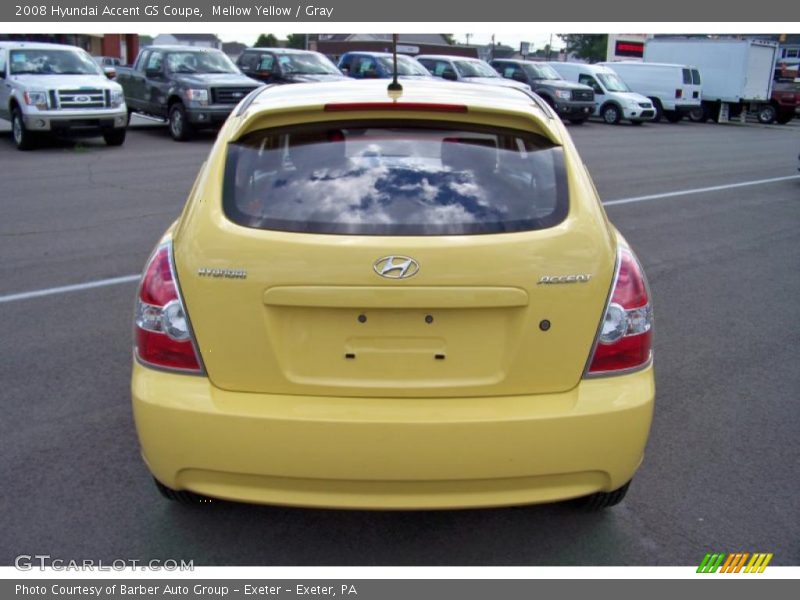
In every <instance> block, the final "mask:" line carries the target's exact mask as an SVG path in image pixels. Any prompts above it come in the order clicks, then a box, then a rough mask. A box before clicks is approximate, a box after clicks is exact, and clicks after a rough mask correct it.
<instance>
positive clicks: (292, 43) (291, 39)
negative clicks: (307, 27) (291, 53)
mask: <svg viewBox="0 0 800 600" xmlns="http://www.w3.org/2000/svg"><path fill="white" fill-rule="evenodd" d="M286 45H287V46H288V47H289V48H297V49H299V50H302V49H304V48H305V47H306V34H305V33H290V34H289V35H287V36H286Z"/></svg>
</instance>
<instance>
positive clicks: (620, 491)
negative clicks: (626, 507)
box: [572, 481, 631, 511]
mask: <svg viewBox="0 0 800 600" xmlns="http://www.w3.org/2000/svg"><path fill="white" fill-rule="evenodd" d="M630 485H631V482H630V481H629V482H628V483H626V484H625V485H623V486H622V487H621V488H617V489H616V490H613V491H611V492H595V493H594V494H590V495H588V496H584V497H582V498H576V499H575V500H573V501H572V503H573V505H574V506H575V507H576V508H580V509H581V510H586V511H595V510H602V509H604V508H610V507H612V506H616V505H617V504H619V503H620V502H622V500H623V498H625V494H627V493H628V488H629V487H630Z"/></svg>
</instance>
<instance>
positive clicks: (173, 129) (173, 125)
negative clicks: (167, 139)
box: [169, 102, 192, 142]
mask: <svg viewBox="0 0 800 600" xmlns="http://www.w3.org/2000/svg"><path fill="white" fill-rule="evenodd" d="M169 134H170V135H171V136H172V139H173V140H175V141H176V142H185V141H187V140H188V139H189V138H191V137H192V124H191V123H189V119H188V117H187V116H186V109H185V108H184V106H183V104H181V103H180V102H176V103H175V104H173V105H172V106H170V107H169Z"/></svg>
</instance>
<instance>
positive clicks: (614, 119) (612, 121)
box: [600, 104, 622, 125]
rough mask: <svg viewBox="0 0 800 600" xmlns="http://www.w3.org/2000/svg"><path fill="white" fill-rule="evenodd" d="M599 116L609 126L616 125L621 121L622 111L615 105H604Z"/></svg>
mask: <svg viewBox="0 0 800 600" xmlns="http://www.w3.org/2000/svg"><path fill="white" fill-rule="evenodd" d="M600 114H601V115H603V121H605V122H606V123H608V124H609V125H616V124H617V123H619V122H620V121H621V120H622V111H621V110H620V109H619V107H618V106H617V105H616V104H606V105H605V106H604V107H603V110H602V111H601V113H600Z"/></svg>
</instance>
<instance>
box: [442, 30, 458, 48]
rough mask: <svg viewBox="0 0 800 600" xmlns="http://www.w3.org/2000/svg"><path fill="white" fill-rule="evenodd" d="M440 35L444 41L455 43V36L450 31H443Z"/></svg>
mask: <svg viewBox="0 0 800 600" xmlns="http://www.w3.org/2000/svg"><path fill="white" fill-rule="evenodd" d="M442 37H443V38H444V41H445V42H447V43H448V44H450V45H451V46H452V45H453V44H455V43H456V38H454V37H453V34H452V33H443V34H442Z"/></svg>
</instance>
